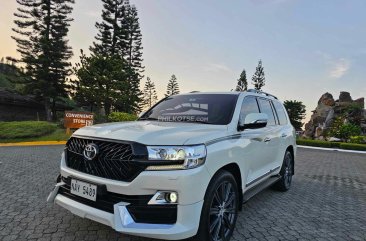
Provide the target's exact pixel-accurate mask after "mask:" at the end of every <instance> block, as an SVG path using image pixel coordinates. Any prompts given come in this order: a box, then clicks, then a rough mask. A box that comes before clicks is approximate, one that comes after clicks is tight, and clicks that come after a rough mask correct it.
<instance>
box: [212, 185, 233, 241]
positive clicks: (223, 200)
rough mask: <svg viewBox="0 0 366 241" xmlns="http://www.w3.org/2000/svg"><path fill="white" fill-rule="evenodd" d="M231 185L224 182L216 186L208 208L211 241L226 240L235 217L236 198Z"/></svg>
mask: <svg viewBox="0 0 366 241" xmlns="http://www.w3.org/2000/svg"><path fill="white" fill-rule="evenodd" d="M236 195H237V194H236V192H235V189H234V187H233V185H232V184H231V183H230V182H228V181H226V182H223V183H222V184H221V185H219V186H218V188H217V189H216V191H215V193H214V197H213V199H212V202H211V207H210V221H209V230H210V235H211V240H213V241H225V240H228V238H229V236H230V232H231V231H232V230H233V229H234V224H235V219H236V215H237V210H236V209H237V197H236Z"/></svg>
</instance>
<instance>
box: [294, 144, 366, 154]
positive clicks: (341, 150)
mask: <svg viewBox="0 0 366 241" xmlns="http://www.w3.org/2000/svg"><path fill="white" fill-rule="evenodd" d="M297 147H300V148H305V149H315V150H323V151H339V152H348V153H359V154H366V151H353V150H345V149H336V148H325V147H316V146H302V145H297Z"/></svg>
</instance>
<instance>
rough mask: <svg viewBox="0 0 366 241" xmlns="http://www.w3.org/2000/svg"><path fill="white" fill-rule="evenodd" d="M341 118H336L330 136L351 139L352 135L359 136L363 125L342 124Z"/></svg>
mask: <svg viewBox="0 0 366 241" xmlns="http://www.w3.org/2000/svg"><path fill="white" fill-rule="evenodd" d="M340 123H341V119H336V121H335V122H334V123H333V127H332V128H331V129H330V131H329V133H327V135H328V136H334V137H337V138H340V139H342V140H349V139H350V137H351V136H357V135H360V134H361V127H360V126H358V125H355V124H351V123H347V124H340Z"/></svg>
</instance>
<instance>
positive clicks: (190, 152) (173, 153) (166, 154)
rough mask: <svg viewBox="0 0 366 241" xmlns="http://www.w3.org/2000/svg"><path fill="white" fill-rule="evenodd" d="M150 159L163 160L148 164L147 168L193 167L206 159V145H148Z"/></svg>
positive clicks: (171, 168)
mask: <svg viewBox="0 0 366 241" xmlns="http://www.w3.org/2000/svg"><path fill="white" fill-rule="evenodd" d="M147 150H148V153H149V161H163V162H162V163H160V165H151V166H148V167H147V169H146V170H173V169H191V168H195V167H198V166H201V165H202V164H203V163H205V160H206V146H205V145H196V146H148V147H147Z"/></svg>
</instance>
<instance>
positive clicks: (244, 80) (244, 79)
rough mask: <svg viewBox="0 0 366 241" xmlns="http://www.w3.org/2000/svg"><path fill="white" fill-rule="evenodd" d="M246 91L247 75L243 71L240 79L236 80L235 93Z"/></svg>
mask: <svg viewBox="0 0 366 241" xmlns="http://www.w3.org/2000/svg"><path fill="white" fill-rule="evenodd" d="M247 89H248V81H247V74H246V72H245V69H244V70H243V71H242V72H241V74H240V78H239V79H238V83H237V85H236V88H235V90H236V91H246V90H247Z"/></svg>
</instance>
